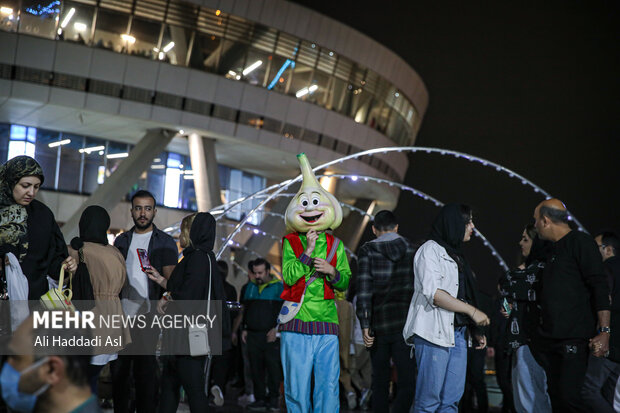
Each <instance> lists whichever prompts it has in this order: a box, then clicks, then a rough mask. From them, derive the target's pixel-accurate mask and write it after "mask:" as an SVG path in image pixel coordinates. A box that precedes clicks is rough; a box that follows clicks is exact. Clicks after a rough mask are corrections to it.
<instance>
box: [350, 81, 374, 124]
mask: <svg viewBox="0 0 620 413" xmlns="http://www.w3.org/2000/svg"><path fill="white" fill-rule="evenodd" d="M352 94H353V99H352V103H351V108H350V110H351V111H350V112H349V116H350V117H352V118H353V119H354V120H355V121H356V122H357V123H366V119H367V117H368V111H369V110H370V106H371V103H372V99H373V97H372V95H371V94H370V93H367V92H365V91H364V89H363V88H361V87H358V88H357V89H354V90H353V92H352Z"/></svg>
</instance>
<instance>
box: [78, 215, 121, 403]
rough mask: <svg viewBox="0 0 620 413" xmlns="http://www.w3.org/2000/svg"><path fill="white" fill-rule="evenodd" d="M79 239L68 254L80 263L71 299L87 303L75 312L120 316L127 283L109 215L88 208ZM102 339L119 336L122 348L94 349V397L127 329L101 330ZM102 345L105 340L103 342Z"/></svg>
mask: <svg viewBox="0 0 620 413" xmlns="http://www.w3.org/2000/svg"><path fill="white" fill-rule="evenodd" d="M79 228H80V236H79V237H75V238H73V239H72V240H71V248H70V249H69V253H70V254H71V256H73V257H74V258H75V259H76V260H78V261H79V265H78V269H77V271H76V272H75V274H74V277H73V278H74V279H73V299H74V300H89V301H82V302H81V303H80V302H79V301H77V302H76V306H77V307H78V309H91V308H92V301H91V300H94V303H95V304H96V307H95V309H94V310H93V311H94V312H95V313H97V314H100V315H107V316H113V315H117V314H123V309H122V306H121V301H120V299H119V294H120V292H121V289H122V288H123V285H124V284H125V281H126V280H127V268H126V266H125V259H124V258H123V255H122V254H121V253H120V251H119V250H118V249H116V247H115V246H114V245H110V244H109V243H108V234H107V231H108V228H110V215H108V212H107V211H106V210H105V209H104V208H102V207H100V206H97V205H91V206H89V207H87V208H86V209H85V210H84V212H82V216H81V217H80V224H79ZM99 335H101V336H103V337H119V336H122V340H121V342H122V343H123V345H122V346H116V347H107V348H94V349H93V350H94V353H95V354H96V355H95V356H93V357H92V358H91V361H90V366H89V371H88V375H89V382H90V386H91V390H92V392H93V393H95V394H97V378H98V376H99V373H100V372H101V370H102V369H103V367H104V366H105V365H106V364H107V363H108V362H109V361H112V360H116V359H117V358H118V353H117V352H118V351H120V350H122V349H123V347H124V346H126V345H127V344H129V343H130V342H131V337H130V333H129V329H128V328H113V329H106V330H101V331H100V332H99ZM103 341H104V342H105V339H103Z"/></svg>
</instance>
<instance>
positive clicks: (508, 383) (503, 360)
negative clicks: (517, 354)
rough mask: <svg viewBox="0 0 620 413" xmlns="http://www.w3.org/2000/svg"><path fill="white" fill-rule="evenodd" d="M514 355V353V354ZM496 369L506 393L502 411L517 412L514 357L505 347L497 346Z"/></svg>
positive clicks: (499, 381) (500, 386) (498, 381)
mask: <svg viewBox="0 0 620 413" xmlns="http://www.w3.org/2000/svg"><path fill="white" fill-rule="evenodd" d="M512 357H514V355H512ZM495 370H496V372H497V374H496V376H495V377H496V378H497V384H498V385H499V388H500V389H501V390H502V394H503V395H504V398H503V401H502V413H508V412H515V411H516V409H515V402H514V397H513V394H512V358H511V355H509V354H507V352H506V351H505V349H504V348H503V347H499V346H498V347H497V348H495Z"/></svg>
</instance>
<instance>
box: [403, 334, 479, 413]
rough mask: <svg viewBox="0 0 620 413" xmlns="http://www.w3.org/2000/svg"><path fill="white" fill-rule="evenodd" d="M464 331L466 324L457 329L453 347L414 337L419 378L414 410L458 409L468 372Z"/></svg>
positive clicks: (417, 412)
mask: <svg viewBox="0 0 620 413" xmlns="http://www.w3.org/2000/svg"><path fill="white" fill-rule="evenodd" d="M465 331H466V328H465V327H459V328H457V329H455V330H454V344H455V346H454V347H442V346H438V345H436V344H433V343H431V342H429V341H426V340H424V339H423V338H421V337H418V336H414V338H413V344H414V345H415V358H416V361H417V363H418V379H417V381H416V391H415V401H414V403H413V409H412V411H413V413H447V412H457V411H458V406H459V401H460V400H461V397H462V396H463V391H464V390H465V376H466V373H467V341H466V340H465Z"/></svg>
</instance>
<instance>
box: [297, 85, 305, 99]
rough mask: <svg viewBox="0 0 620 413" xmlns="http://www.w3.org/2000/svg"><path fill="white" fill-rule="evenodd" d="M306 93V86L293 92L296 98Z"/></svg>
mask: <svg viewBox="0 0 620 413" xmlns="http://www.w3.org/2000/svg"><path fill="white" fill-rule="evenodd" d="M307 94H308V88H307V87H305V88H303V89H299V90H298V91H297V93H295V97H296V98H300V97H302V96H306V95H307Z"/></svg>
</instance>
